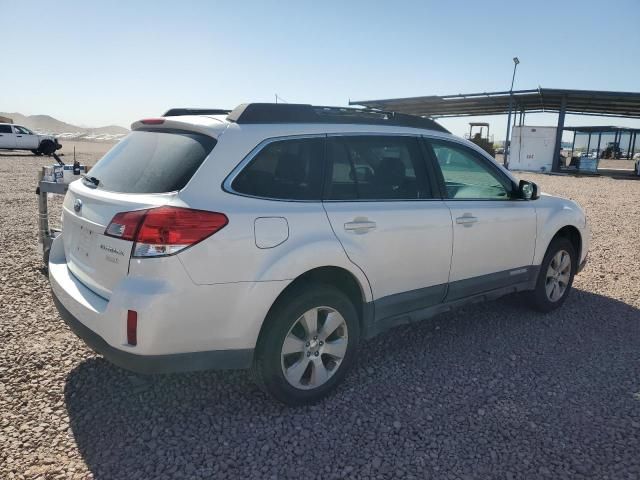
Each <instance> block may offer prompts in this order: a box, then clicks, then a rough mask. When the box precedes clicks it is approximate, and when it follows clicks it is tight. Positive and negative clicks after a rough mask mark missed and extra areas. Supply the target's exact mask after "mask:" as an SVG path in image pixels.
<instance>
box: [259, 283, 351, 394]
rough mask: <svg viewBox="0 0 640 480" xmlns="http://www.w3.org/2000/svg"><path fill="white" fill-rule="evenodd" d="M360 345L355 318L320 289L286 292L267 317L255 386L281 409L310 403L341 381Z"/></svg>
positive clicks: (332, 293)
mask: <svg viewBox="0 0 640 480" xmlns="http://www.w3.org/2000/svg"><path fill="white" fill-rule="evenodd" d="M359 341H360V328H359V323H358V314H357V312H356V309H355V307H354V306H353V303H352V302H351V301H350V300H349V298H348V297H347V296H346V295H345V294H343V293H342V292H340V291H339V290H337V289H335V288H333V287H331V286H329V285H322V284H313V285H308V286H306V287H305V288H300V289H296V290H294V291H292V292H290V293H289V294H288V295H287V296H286V297H285V298H284V299H283V300H282V301H279V302H278V304H276V305H275V306H274V308H273V309H272V311H271V312H270V313H269V315H268V317H267V319H266V321H265V326H264V327H263V331H262V333H261V336H260V339H259V341H258V345H257V348H256V355H255V358H254V363H253V376H254V378H255V380H256V383H257V384H258V385H259V386H260V387H261V388H262V389H263V390H264V391H265V392H267V393H268V394H269V395H271V396H272V397H274V398H275V399H276V400H279V401H281V402H283V403H285V404H287V405H292V406H294V405H304V404H310V403H315V402H317V401H318V400H320V399H322V398H323V397H325V396H326V395H328V394H329V393H330V392H331V391H332V390H333V389H334V388H335V387H336V386H337V385H338V384H339V383H340V382H341V381H342V380H343V379H344V377H345V375H346V374H347V371H348V370H349V368H350V367H351V365H352V364H353V361H354V360H355V357H356V355H357V346H358V343H359Z"/></svg>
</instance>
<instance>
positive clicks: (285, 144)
mask: <svg viewBox="0 0 640 480" xmlns="http://www.w3.org/2000/svg"><path fill="white" fill-rule="evenodd" d="M322 162H323V139H322V138H299V139H291V140H278V141H273V142H271V143H269V144H267V145H266V146H265V147H264V148H263V149H262V150H260V152H258V154H257V155H256V156H255V157H254V158H253V160H251V162H250V163H249V164H248V165H247V166H246V167H245V168H244V170H242V171H241V172H240V173H239V174H238V176H237V177H236V178H235V179H234V180H233V183H232V184H231V188H232V189H233V190H234V191H235V192H237V193H241V194H245V195H250V196H254V197H263V198H272V199H274V200H320V197H321V193H322V192H321V190H322Z"/></svg>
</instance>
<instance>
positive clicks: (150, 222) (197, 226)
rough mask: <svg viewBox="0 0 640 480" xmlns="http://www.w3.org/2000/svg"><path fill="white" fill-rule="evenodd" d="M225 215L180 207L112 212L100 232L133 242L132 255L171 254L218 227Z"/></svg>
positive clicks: (224, 222) (221, 225) (225, 221)
mask: <svg viewBox="0 0 640 480" xmlns="http://www.w3.org/2000/svg"><path fill="white" fill-rule="evenodd" d="M227 223H229V220H228V218H227V216H226V215H224V214H222V213H217V212H208V211H205V210H193V209H190V208H180V207H158V208H150V209H147V210H136V211H133V212H122V213H118V214H116V215H115V216H114V217H113V219H112V220H111V223H109V225H108V226H107V229H106V230H105V232H104V234H105V235H107V236H109V237H114V238H120V239H122V240H129V241H132V242H135V245H134V247H133V256H134V257H157V256H162V255H172V254H174V253H178V252H179V251H180V250H184V249H185V248H187V247H190V246H192V245H195V244H196V243H198V242H201V241H202V240H204V239H205V238H207V237H210V236H211V235H213V234H214V233H216V232H217V231H218V230H220V229H222V228H223V227H224V226H225V225H226V224H227Z"/></svg>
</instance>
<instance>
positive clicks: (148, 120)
mask: <svg viewBox="0 0 640 480" xmlns="http://www.w3.org/2000/svg"><path fill="white" fill-rule="evenodd" d="M140 121H141V122H142V123H143V124H145V125H162V124H163V123H164V118H145V119H144V120H140Z"/></svg>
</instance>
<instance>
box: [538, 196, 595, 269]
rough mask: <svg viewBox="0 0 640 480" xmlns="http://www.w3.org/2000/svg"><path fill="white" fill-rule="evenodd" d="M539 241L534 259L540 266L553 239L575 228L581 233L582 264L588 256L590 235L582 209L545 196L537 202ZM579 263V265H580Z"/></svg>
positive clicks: (566, 201) (570, 201)
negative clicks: (568, 229)
mask: <svg viewBox="0 0 640 480" xmlns="http://www.w3.org/2000/svg"><path fill="white" fill-rule="evenodd" d="M536 214H537V239H536V249H535V254H534V258H533V264H534V265H540V264H541V263H542V260H543V258H544V255H545V253H546V252H547V249H548V248H549V244H550V243H551V240H552V239H553V237H554V236H555V235H556V234H557V233H558V232H559V231H560V229H562V228H564V227H566V226H572V227H575V228H576V229H577V230H578V232H579V233H580V239H581V251H580V259H579V260H580V262H582V261H583V260H584V258H585V257H586V256H587V252H588V250H589V242H590V233H589V228H588V227H587V223H586V216H585V213H584V211H583V210H582V208H580V206H579V205H578V204H577V203H576V202H574V201H572V200H567V199H564V198H559V197H552V196H550V195H546V194H543V195H541V196H540V198H539V199H538V200H536ZM580 262H579V263H580Z"/></svg>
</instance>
